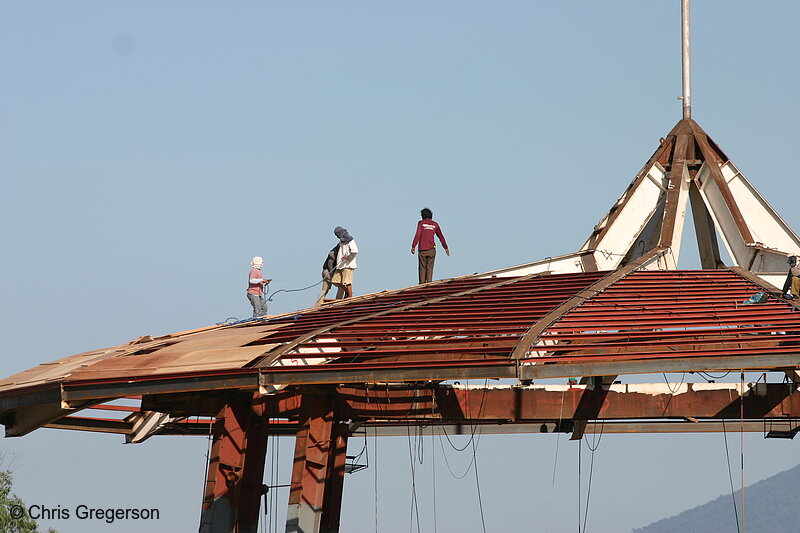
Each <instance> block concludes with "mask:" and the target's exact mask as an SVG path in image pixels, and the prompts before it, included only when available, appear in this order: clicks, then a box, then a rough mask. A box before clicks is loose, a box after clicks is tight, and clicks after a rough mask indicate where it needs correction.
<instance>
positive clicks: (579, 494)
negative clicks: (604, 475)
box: [578, 439, 583, 533]
mask: <svg viewBox="0 0 800 533" xmlns="http://www.w3.org/2000/svg"><path fill="white" fill-rule="evenodd" d="M582 443H583V439H578V533H581V444H582Z"/></svg>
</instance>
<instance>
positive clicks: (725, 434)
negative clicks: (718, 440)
mask: <svg viewBox="0 0 800 533" xmlns="http://www.w3.org/2000/svg"><path fill="white" fill-rule="evenodd" d="M722 436H723V437H724V438H725V457H726V458H727V463H728V480H729V481H730V482H731V500H732V501H733V515H734V516H735V517H736V531H737V532H738V533H742V530H741V529H740V528H739V510H738V509H737V508H736V491H735V490H734V489H733V472H732V471H731V455H730V453H729V452H728V431H727V430H726V429H725V419H724V418H723V419H722Z"/></svg>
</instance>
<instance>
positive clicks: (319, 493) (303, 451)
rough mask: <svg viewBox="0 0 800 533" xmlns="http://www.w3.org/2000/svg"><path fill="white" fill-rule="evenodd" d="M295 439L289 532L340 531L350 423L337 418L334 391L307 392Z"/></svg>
mask: <svg viewBox="0 0 800 533" xmlns="http://www.w3.org/2000/svg"><path fill="white" fill-rule="evenodd" d="M300 411H301V413H300V425H299V428H298V431H297V437H296V440H295V452H294V465H293V467H292V483H291V489H290V491H289V508H288V511H287V513H286V533H337V532H338V531H339V517H340V515H341V503H342V489H343V486H344V468H345V461H346V459H347V434H348V433H347V425H346V424H343V423H338V422H336V421H335V396H334V391H333V390H330V391H316V390H315V391H304V392H303V396H302V404H301V408H300Z"/></svg>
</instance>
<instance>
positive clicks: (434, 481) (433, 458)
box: [431, 426, 437, 533]
mask: <svg viewBox="0 0 800 533" xmlns="http://www.w3.org/2000/svg"><path fill="white" fill-rule="evenodd" d="M433 432H434V429H433V426H431V463H432V465H431V470H432V472H433V533H437V525H436V522H437V516H436V445H435V444H434V440H433Z"/></svg>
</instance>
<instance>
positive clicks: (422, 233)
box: [411, 218, 448, 250]
mask: <svg viewBox="0 0 800 533" xmlns="http://www.w3.org/2000/svg"><path fill="white" fill-rule="evenodd" d="M434 235H435V236H437V237H439V241H441V243H442V246H444V249H445V250H447V249H448V247H447V241H446V240H444V235H442V228H440V227H439V224H438V223H436V222H435V221H433V220H431V219H429V218H425V219H422V220H420V221H419V222H417V233H416V234H414V242H412V243H411V248H412V249H413V248H416V247H417V244H419V249H420V250H430V249H431V248H433V247H434V246H435V244H436V243H435V241H434V238H433V236H434Z"/></svg>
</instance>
